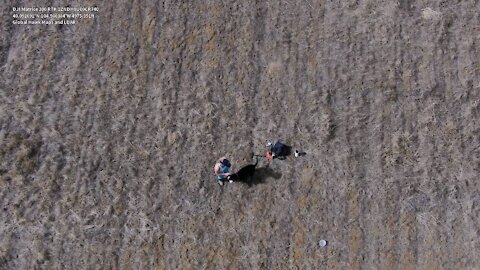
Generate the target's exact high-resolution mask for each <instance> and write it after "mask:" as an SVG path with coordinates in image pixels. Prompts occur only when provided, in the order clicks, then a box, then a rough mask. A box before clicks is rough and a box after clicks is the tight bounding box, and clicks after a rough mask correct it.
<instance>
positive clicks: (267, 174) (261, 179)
mask: <svg viewBox="0 0 480 270" xmlns="http://www.w3.org/2000/svg"><path fill="white" fill-rule="evenodd" d="M281 177H282V174H281V173H280V172H276V171H274V170H273V169H271V168H269V167H268V166H267V167H261V168H257V169H255V173H254V174H253V176H252V177H250V178H248V179H241V180H238V182H242V183H244V184H247V185H248V186H249V187H252V186H254V185H258V184H263V183H265V182H266V180H267V179H268V178H273V179H280V178H281Z"/></svg>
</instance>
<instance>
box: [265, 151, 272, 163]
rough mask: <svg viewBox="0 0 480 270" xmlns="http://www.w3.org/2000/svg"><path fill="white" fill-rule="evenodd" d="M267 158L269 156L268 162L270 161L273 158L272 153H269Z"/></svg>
mask: <svg viewBox="0 0 480 270" xmlns="http://www.w3.org/2000/svg"><path fill="white" fill-rule="evenodd" d="M266 156H267V160H268V161H270V160H271V159H272V157H273V156H272V152H270V151H268V152H267V155H266Z"/></svg>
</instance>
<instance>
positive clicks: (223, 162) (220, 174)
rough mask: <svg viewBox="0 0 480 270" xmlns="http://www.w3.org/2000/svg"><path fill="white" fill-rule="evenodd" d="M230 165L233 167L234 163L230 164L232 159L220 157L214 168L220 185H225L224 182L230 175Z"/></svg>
mask: <svg viewBox="0 0 480 270" xmlns="http://www.w3.org/2000/svg"><path fill="white" fill-rule="evenodd" d="M230 167H232V164H230V161H229V160H228V159H227V158H226V157H221V158H219V159H218V161H217V163H216V164H215V166H214V168H213V170H214V171H215V176H216V177H217V182H218V184H219V185H221V186H223V182H224V181H226V180H227V177H228V176H229V175H230V173H229V171H230Z"/></svg>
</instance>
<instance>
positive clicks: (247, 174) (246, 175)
mask: <svg viewBox="0 0 480 270" xmlns="http://www.w3.org/2000/svg"><path fill="white" fill-rule="evenodd" d="M257 164H258V157H257V162H255V164H250V165H247V166H245V167H243V168H241V169H240V170H238V172H236V173H233V174H231V175H229V176H228V177H227V179H228V180H229V181H230V180H231V181H239V182H245V183H250V182H251V181H252V177H253V174H254V173H255V168H256V167H257Z"/></svg>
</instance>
